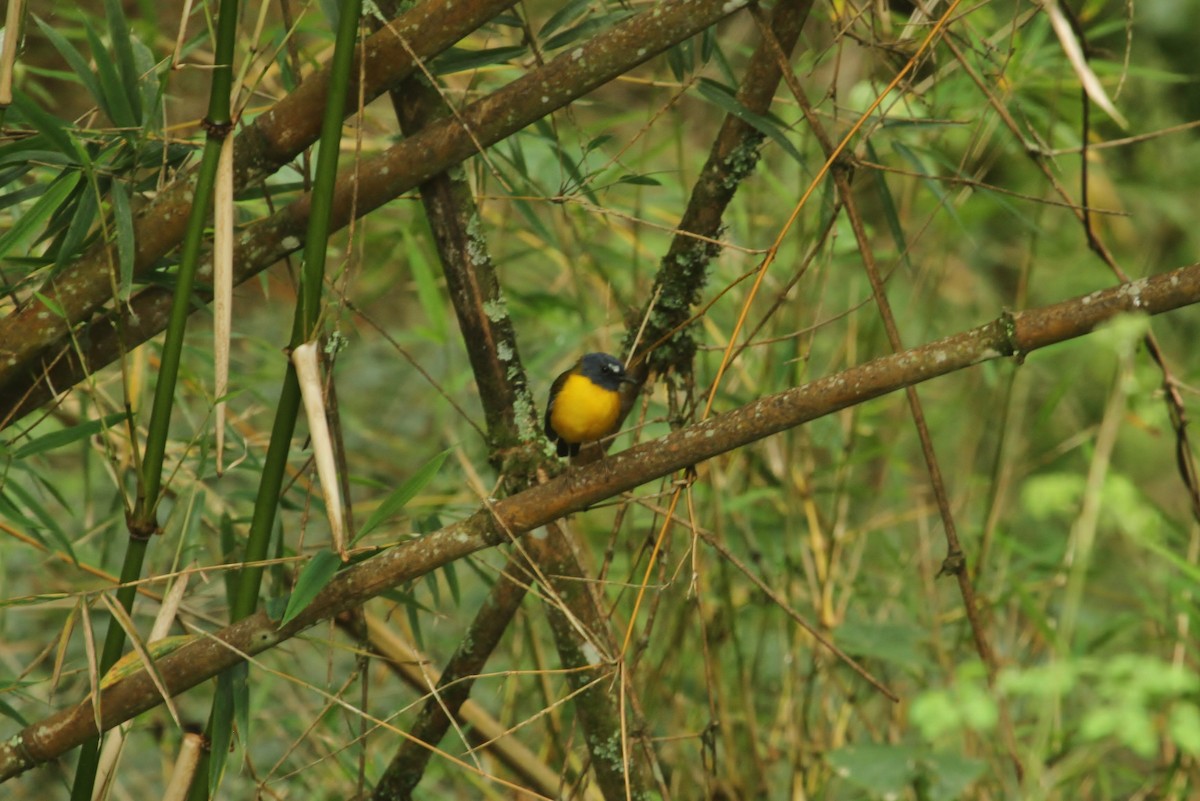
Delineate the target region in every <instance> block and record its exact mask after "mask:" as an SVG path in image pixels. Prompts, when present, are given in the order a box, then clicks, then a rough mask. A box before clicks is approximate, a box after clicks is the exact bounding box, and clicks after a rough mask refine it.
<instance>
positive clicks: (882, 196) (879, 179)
mask: <svg viewBox="0 0 1200 801" xmlns="http://www.w3.org/2000/svg"><path fill="white" fill-rule="evenodd" d="M867 155H868V156H869V157H870V159H871V161H873V162H875V163H876V164H878V163H879V154H878V153H877V152H876V151H875V144H874V143H873V142H872V141H871V140H870V139H868V140H867ZM875 188H876V190H878V192H879V205H880V206H881V207H882V208H883V216H884V219H886V220H887V224H888V231H890V232H891V234H892V241H893V242H895V243H896V251H897V252H898V253H899V254H900V259H901V261H903V262H904V266H905V268H907V269H908V270H912V261H911V260H910V259H909V256H908V250H909V248H908V240H907V238H906V237H905V236H904V226H903V225H902V224H901V222H900V213H899V212H898V211H897V210H896V201H895V198H893V197H892V192H891V190H890V189H889V188H888V185H887V176H886V175H885V173H884V171H883V170H876V171H875Z"/></svg>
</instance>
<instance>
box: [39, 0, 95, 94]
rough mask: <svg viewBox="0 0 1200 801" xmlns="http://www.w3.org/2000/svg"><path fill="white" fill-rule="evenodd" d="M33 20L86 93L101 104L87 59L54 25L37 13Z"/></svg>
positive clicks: (93, 74) (93, 75)
mask: <svg viewBox="0 0 1200 801" xmlns="http://www.w3.org/2000/svg"><path fill="white" fill-rule="evenodd" d="M33 20H34V22H36V23H37V25H38V27H39V28H41V30H42V34H43V35H44V36H45V37H46V38H47V39H49V40H50V44H52V45H54V49H55V50H57V51H58V54H59V55H60V56H62V57H63V61H65V62H67V64H68V65H69V66H70V67H71V69H72V70H74V72H75V76H76V77H77V78H78V79H79V82H80V83H81V84H83V87H84V88H85V89H87V91H88V94H89V95H91V96H92V99H93V100H95V101H96V104H97V105H101V104H102V103H103V100H104V98H103V97H102V96H101V94H100V84H99V83H97V82H96V73H94V72H92V68H91V67H90V66H88V62H87V59H86V58H84V57H83V54H82V53H80V52H79V51H78V50H76V49H75V45H73V44H71V42H70V40H69V39H67V37H65V36H63V35H62V34H61V33H59V32H58V31H57V30H55V29H54V26H52V25H47V24H46V23H45V22H44V21H43V20H42V18H41V17H39V16H38V15H37V14H34V15H33Z"/></svg>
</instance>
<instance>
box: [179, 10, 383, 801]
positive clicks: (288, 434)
mask: <svg viewBox="0 0 1200 801" xmlns="http://www.w3.org/2000/svg"><path fill="white" fill-rule="evenodd" d="M361 11H362V0H348V1H347V2H346V3H344V4H343V5H342V7H341V9H340V12H341V13H340V16H339V18H338V28H337V41H336V43H335V46H334V53H333V64H332V68H331V70H330V87H329V95H328V97H327V98H326V107H325V115H324V118H323V120H322V123H321V139H320V150H319V151H318V154H317V167H316V173H315V177H314V181H313V191H312V206H311V208H312V213H311V216H310V217H309V221H308V235H307V237H306V239H305V248H304V265H303V268H302V271H301V276H300V299H299V302H298V303H297V305H296V314H295V317H294V321H293V324H292V335H291V340H290V342H289V347H290V348H295V347H297V346H298V345H301V344H303V343H304V342H306V341H308V340H309V339H310V338H312V336H314V334H315V333H316V330H317V323H318V321H319V320H320V314H321V294H322V289H323V286H324V282H325V251H326V245H327V240H328V239H329V234H330V232H331V231H332V230H333V223H332V218H333V193H334V187H335V185H336V182H337V164H338V152H339V144H340V142H341V136H342V114H341V109H343V108H344V107H345V104H346V99H347V94H348V90H349V84H350V73H351V68H352V67H353V65H354V47H355V41H356V37H357V33H358V20H359V16H360V14H361ZM299 411H300V384H299V381H298V380H297V378H296V368H295V367H294V366H293V365H292V363H291V361H290V360H289V361H288V365H287V369H286V372H285V374H284V378H283V386H282V387H281V389H280V392H279V403H278V404H277V406H276V409H275V422H274V424H273V425H272V427H271V441H270V444H269V445H268V446H267V455H266V459H265V461H264V464H263V472H262V479H261V481H260V482H259V485H258V494H257V496H256V497H255V503H254V514H253V516H252V518H251V521H250V532H249V535H248V537H247V542H246V551H245V554H244V559H245V561H246V562H247V563H248V564H247V566H246V567H244V568H242V570H241V571H240V572H239V574H238V586H237V590H236V594H235V596H234V602H233V608H232V610H230V618H231V621H232V622H237V621H239V620H243V619H245V618H247V617H249V616H250V615H252V614H254V611H255V610H256V609H257V608H258V595H259V590H260V589H261V586H262V575H263V567H262V566H261V565H259V564H254V563H255V562H262V561H263V560H264V559H265V558H266V556H267V550H268V548H269V546H270V542H271V530H272V528H273V527H274V525H275V515H276V513H277V511H278V509H279V493H280V492H281V490H282V488H283V482H284V478H285V475H286V467H287V458H288V452H289V450H290V449H291V441H292V435H293V434H294V433H295V431H296V418H297V416H298V414H299ZM232 692H233V685H232V683H224V684H219V685H218V689H217V695H216V696H214V698H213V707H212V712H210V714H209V719H208V725H207V728H206V732H205V733H206V735H207V736H208V738H209V739H210V740H211V739H212V737H213V726H214V723H213V721H214V719H215V717H216V710H217V709H218V707H220V706H222V705H225V707H226V708H230V705H231V704H232V701H233V699H232V698H228V697H222V696H224V695H225V694H228V693H232ZM242 736H243V737H246V736H247V732H242ZM214 789H215V782H214V781H213V776H212V766H211V760H210V755H209V753H207V752H206V753H205V754H204V755H203V756H202V757H201V760H200V764H199V765H198V766H197V769H196V778H195V781H194V783H193V785H192V790H191V793H190V795H189V799H191V801H206V800H207V799H208V798H209V797H210V795H211V794H212V791H213V790H214Z"/></svg>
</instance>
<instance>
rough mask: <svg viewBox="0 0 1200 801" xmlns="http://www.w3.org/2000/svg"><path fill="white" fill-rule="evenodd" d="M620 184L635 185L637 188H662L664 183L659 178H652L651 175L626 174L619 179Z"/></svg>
mask: <svg viewBox="0 0 1200 801" xmlns="http://www.w3.org/2000/svg"><path fill="white" fill-rule="evenodd" d="M617 183H619V184H634V185H635V186H662V182H661V181H659V180H658V179H657V178H651V177H650V176H649V175H634V174H633V173H626V174H625V175H622V176H621V177H620V178H618V179H617Z"/></svg>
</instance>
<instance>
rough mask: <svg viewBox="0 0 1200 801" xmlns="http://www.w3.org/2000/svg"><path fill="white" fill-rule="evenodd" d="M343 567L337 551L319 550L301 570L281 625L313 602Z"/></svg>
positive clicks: (280, 622)
mask: <svg viewBox="0 0 1200 801" xmlns="http://www.w3.org/2000/svg"><path fill="white" fill-rule="evenodd" d="M341 567H342V558H341V557H340V556H338V555H337V554H336V553H334V552H333V551H331V550H328V549H326V550H324V551H317V552H316V553H315V554H314V555H313V558H312V559H309V560H308V564H306V565H305V566H304V569H303V570H301V571H300V576H299V577H298V578H297V579H296V586H295V587H294V588H293V589H292V595H291V597H290V598H288V605H287V609H286V610H284V613H283V620H281V621H279V625H281V626H282V625H285V624H286V623H288V622H289V621H290V620H291V619H292V618H294V617H295V616H296V615H298V614H300V613H301V612H303V611H304V608H305V607H306V606H308V605H309V604H310V603H312V599H313V598H316V597H317V593H319V592H320V591H321V590H323V589H325V586H326V585H327V584H329V582H330V581H332V580H333V577H334V576H335V575H336V574H337V572H338V570H339V569H341Z"/></svg>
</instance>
